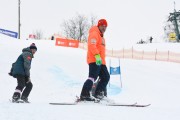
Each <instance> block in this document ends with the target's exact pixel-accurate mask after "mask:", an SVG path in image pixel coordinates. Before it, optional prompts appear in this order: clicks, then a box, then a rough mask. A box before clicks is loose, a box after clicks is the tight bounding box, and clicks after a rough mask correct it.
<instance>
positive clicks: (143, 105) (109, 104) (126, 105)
mask: <svg viewBox="0 0 180 120" xmlns="http://www.w3.org/2000/svg"><path fill="white" fill-rule="evenodd" d="M79 103H80V102H75V103H66V102H65V103H49V104H51V105H78V104H79ZM102 105H106V106H124V107H148V106H150V105H151V104H137V103H133V104H119V103H107V104H102Z"/></svg>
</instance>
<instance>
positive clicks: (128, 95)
mask: <svg viewBox="0 0 180 120" xmlns="http://www.w3.org/2000/svg"><path fill="white" fill-rule="evenodd" d="M32 42H34V43H35V44H36V46H37V48H38V51H37V53H36V54H35V58H34V59H33V61H32V68H31V80H32V82H33V85H34V86H33V89H32V92H31V94H30V96H29V100H30V101H31V104H12V103H10V102H9V99H11V97H12V94H13V92H14V89H15V87H16V79H14V78H12V77H10V76H8V74H7V73H8V72H9V70H10V68H11V64H12V63H13V62H14V61H15V60H16V59H17V57H18V55H19V54H21V51H22V48H24V47H27V46H29V45H30V44H31V43H32ZM146 46H147V45H146ZM156 46H159V48H163V46H162V44H159V45H157V44H156ZM166 46H168V45H167V44H166ZM171 46H172V44H171ZM176 46H177V44H176ZM135 47H136V48H138V46H135ZM151 47H152V48H153V47H155V46H153V45H151ZM179 47H180V45H179ZM139 48H142V45H141V47H139ZM145 48H146V47H144V48H143V49H145ZM148 48H149V47H148ZM174 48H175V47H174ZM176 48H178V47H176ZM163 49H167V47H164V48H163ZM168 49H171V47H168ZM0 55H1V57H0V120H40V119H42V120H59V119H62V120H84V119H85V120H92V119H93V120H99V119H102V120H110V119H111V120H119V119H122V120H159V119H163V120H170V119H171V120H179V119H180V115H179V111H180V103H179V101H180V95H179V91H180V87H179V86H180V75H179V68H180V64H177V63H168V62H157V61H141V60H127V59H121V61H120V63H121V73H122V75H121V78H122V84H123V87H122V89H121V88H120V81H119V78H120V77H119V76H118V75H117V76H111V81H110V86H109V85H108V97H109V98H111V99H114V100H115V101H116V102H120V103H133V102H138V103H142V104H146V103H151V106H149V107H147V108H129V107H108V106H101V105H94V104H88V105H77V106H52V105H49V104H48V103H49V102H64V101H68V102H72V101H74V99H75V96H76V95H79V94H80V91H81V88H82V85H83V83H84V81H85V80H86V78H87V75H88V65H87V64H86V51H84V50H81V49H75V48H65V47H57V46H55V41H47V40H41V41H38V40H36V41H35V40H17V39H13V38H9V37H6V36H4V35H0ZM109 59H111V62H112V63H114V65H118V64H116V62H117V61H118V60H117V59H112V58H107V66H109Z"/></svg>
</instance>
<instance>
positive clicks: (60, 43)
mask: <svg viewBox="0 0 180 120" xmlns="http://www.w3.org/2000/svg"><path fill="white" fill-rule="evenodd" d="M56 46H64V47H74V48H78V47H79V41H78V40H68V39H63V38H56Z"/></svg>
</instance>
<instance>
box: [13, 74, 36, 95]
mask: <svg viewBox="0 0 180 120" xmlns="http://www.w3.org/2000/svg"><path fill="white" fill-rule="evenodd" d="M16 78H17V87H16V91H15V93H14V94H18V92H17V91H19V92H22V95H21V97H23V98H28V96H29V94H30V92H31V90H32V87H33V84H32V83H31V81H29V78H28V77H25V76H22V75H17V76H16Z"/></svg>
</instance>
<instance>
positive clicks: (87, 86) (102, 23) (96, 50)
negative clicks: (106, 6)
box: [80, 19, 110, 101]
mask: <svg viewBox="0 0 180 120" xmlns="http://www.w3.org/2000/svg"><path fill="white" fill-rule="evenodd" d="M106 28H107V21H106V20H105V19H100V20H99V21H98V25H97V26H93V27H92V28H91V29H90V30H89V36H88V51H87V63H88V64H89V76H88V79H87V80H86V81H85V82H84V85H83V88H82V91H81V95H80V99H81V100H82V101H95V98H98V99H102V98H104V96H107V93H106V86H107V84H108V82H109V79H110V75H109V72H108V70H107V67H106V61H105V45H106V44H105V39H104V32H105V31H106ZM97 77H99V79H100V82H99V83H98V85H97V87H96V91H95V95H94V97H95V98H94V97H92V95H91V94H90V92H91V89H92V86H93V83H94V82H95V81H96V79H97Z"/></svg>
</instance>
